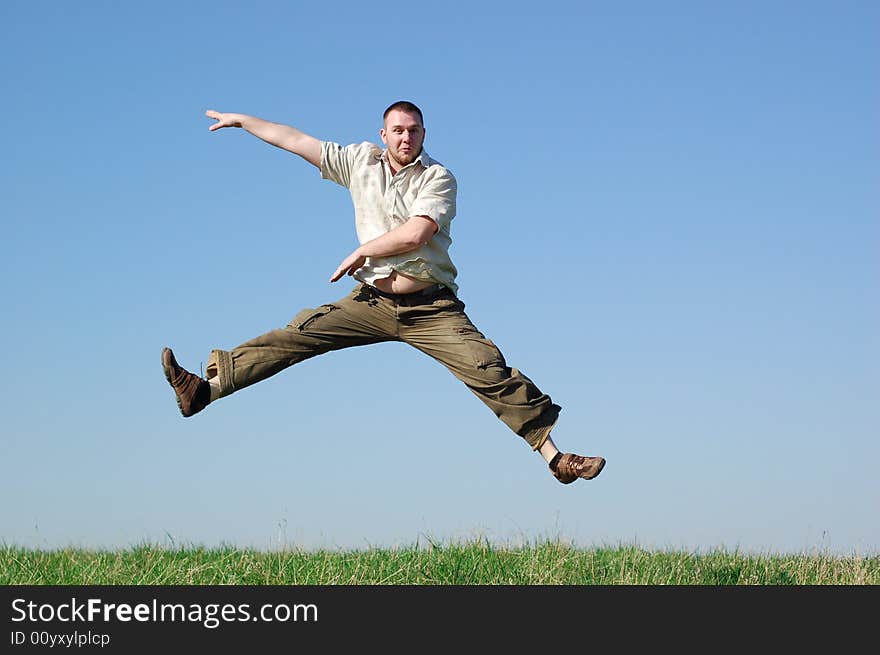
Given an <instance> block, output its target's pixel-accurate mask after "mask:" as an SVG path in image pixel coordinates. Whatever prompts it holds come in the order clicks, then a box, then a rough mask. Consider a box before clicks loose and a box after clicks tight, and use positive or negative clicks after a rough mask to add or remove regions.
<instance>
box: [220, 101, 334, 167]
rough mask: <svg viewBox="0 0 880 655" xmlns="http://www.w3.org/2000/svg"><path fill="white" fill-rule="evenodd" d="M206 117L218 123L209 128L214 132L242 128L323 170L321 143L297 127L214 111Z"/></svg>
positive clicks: (245, 115)
mask: <svg viewBox="0 0 880 655" xmlns="http://www.w3.org/2000/svg"><path fill="white" fill-rule="evenodd" d="M205 116H207V117H208V118H213V119H214V120H216V121H217V122H216V123H214V124H213V125H212V126H211V127H210V128H208V129H209V130H211V131H212V132H213V131H215V130H219V129H221V128H224V127H240V128H242V129H243V130H245V131H247V132H250V133H251V134H253V135H254V136H255V137H257V138H259V139H262V140H263V141H265V142H266V143H269V144H272V145H273V146H276V147H278V148H281V149H283V150H287V151H288V152H292V153H293V154H295V155H299V156H300V157H302V158H303V159H305V160H306V161H307V162H309V163H310V164H312V165H313V166H315V167H317V168H319V169H320V168H321V142H320V141H319V140H318V139H316V138H315V137H313V136H311V135H309V134H306V133H305V132H301V131H300V130H298V129H296V128H295V127H291V126H290V125H282V124H281V123H273V122H271V121H267V120H263V119H262V118H257V117H256V116H248V115H247V114H229V113H226V114H224V113H222V112H219V111H215V110H213V109H209V110H208V111H206V112H205Z"/></svg>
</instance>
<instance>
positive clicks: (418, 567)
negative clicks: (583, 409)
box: [0, 541, 880, 585]
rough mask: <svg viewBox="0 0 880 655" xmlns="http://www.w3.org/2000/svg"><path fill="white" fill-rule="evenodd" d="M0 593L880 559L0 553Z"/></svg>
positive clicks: (671, 579) (741, 571) (869, 571)
mask: <svg viewBox="0 0 880 655" xmlns="http://www.w3.org/2000/svg"><path fill="white" fill-rule="evenodd" d="M0 584H2V585H22V584H25V585H93V584H97V585H208V584H211V585H389V584H395V585H401V584H402V585H876V584H880V556H870V557H857V556H852V557H835V556H827V555H807V554H804V555H780V556H774V555H753V554H742V553H738V552H728V551H721V550H719V551H715V552H708V553H686V552H677V551H649V550H643V549H640V548H637V547H633V546H618V547H610V548H591V549H582V548H575V547H572V546H570V545H566V544H564V543H562V542H559V541H546V542H543V543H536V544H534V545H531V546H518V547H515V548H505V547H499V546H493V545H490V544H488V543H483V542H481V541H476V542H470V543H462V544H445V545H439V544H431V545H429V546H428V547H418V546H412V547H407V548H395V549H379V548H376V549H367V550H353V551H344V552H340V551H322V550H312V551H306V550H296V549H288V550H280V551H275V552H262V551H257V550H248V549H237V548H210V549H208V548H201V547H187V548H165V547H161V546H151V545H144V546H139V547H134V548H130V549H125V550H106V551H104V550H82V549H58V550H32V549H25V548H19V547H15V546H2V547H0Z"/></svg>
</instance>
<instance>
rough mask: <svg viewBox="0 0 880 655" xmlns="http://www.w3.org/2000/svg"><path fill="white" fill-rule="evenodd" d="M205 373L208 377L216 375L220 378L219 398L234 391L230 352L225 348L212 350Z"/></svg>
mask: <svg viewBox="0 0 880 655" xmlns="http://www.w3.org/2000/svg"><path fill="white" fill-rule="evenodd" d="M205 373H206V375H207V376H208V377H209V378H212V377H214V376H217V377H218V378H219V379H220V395H219V398H223V397H224V396H228V395H229V394H231V393H232V392H233V391H235V385H234V384H233V378H232V353H230V352H228V351H226V350H212V351H211V355H210V357H208V368H207V369H205Z"/></svg>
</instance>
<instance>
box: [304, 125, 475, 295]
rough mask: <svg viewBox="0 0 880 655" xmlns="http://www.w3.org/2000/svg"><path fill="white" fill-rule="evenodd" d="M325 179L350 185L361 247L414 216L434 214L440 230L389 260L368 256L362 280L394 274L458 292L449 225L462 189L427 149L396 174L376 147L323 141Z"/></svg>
mask: <svg viewBox="0 0 880 655" xmlns="http://www.w3.org/2000/svg"><path fill="white" fill-rule="evenodd" d="M321 177H322V178H324V179H327V180H331V181H333V182H336V183H337V184H341V185H342V186H344V187H346V188H347V189H348V190H349V191H350V192H351V199H352V202H353V203H354V220H355V228H356V230H357V237H358V241H359V242H360V243H362V244H363V243H366V242H367V241H371V240H373V239H375V238H376V237H379V236H381V235H383V234H385V233H386V232H389V231H391V230H393V229H394V228H396V227H398V226H400V225H403V224H404V223H406V221H407V220H409V219H410V218H411V217H413V216H429V217H430V218H431V219H433V220H434V222H435V223H437V225H438V227H439V229H438V230H437V232H436V233H435V234H434V236H433V237H432V238H431V240H430V241H428V243H427V244H425V245H424V246H421V247H420V248H417V249H416V250H411V251H409V252H405V253H402V254H400V255H391V256H389V257H368V258H367V261H366V263H365V264H364V266H363V267H362V268H360V269H359V270H358V271H356V272H355V274H354V277H356V278H357V279H358V280H360V281H361V282H365V283H366V284H370V285H374V283H375V281H376V280H380V279H382V278H385V277H388V276H389V275H391V273H392V271H398V272H399V273H402V274H403V275H407V276H409V277H412V278H415V279H417V280H423V281H425V282H439V283H440V284H443V285H445V286H447V287H448V288H449V289H450V290H452V292H453V293H456V292H457V290H458V285H457V284H456V283H455V276H456V275H457V274H458V271H457V270H456V268H455V266H454V265H453V263H452V260H451V259H450V258H449V245H450V244H451V243H452V238H451V237H450V235H449V228H450V223H451V222H452V219H453V217H454V216H455V197H456V192H457V190H458V186H457V183H456V181H455V177H454V176H453V175H452V173H451V172H450V171H449V170H448V169H447V168H446V167H444V166H443V165H442V164H440V162H437V161H435V160H434V159H431V157H429V156H428V154H427V153H426V152H425V151H424V149H422V152H421V154H420V155H419V156H418V157H417V158H416V160H415V161H413V162H412V163H411V164H407V165H406V166H404V167H403V168H401V169H400V170H399V171H397V173H396V174H394V175H392V173H391V168H390V166H389V164H388V159H387V153H386V151H385V150H383V149H382V148H380V147H379V146H377V145H376V144H374V143H369V142H367V141H364V142H363V143H358V144H351V145H348V146H344V147H343V146H340V145H339V144H338V143H333V142H332V141H323V142H322V143H321Z"/></svg>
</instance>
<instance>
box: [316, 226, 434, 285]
mask: <svg viewBox="0 0 880 655" xmlns="http://www.w3.org/2000/svg"><path fill="white" fill-rule="evenodd" d="M436 232H437V224H436V223H435V222H434V220H433V219H432V218H430V217H428V216H411V217H410V218H409V220H407V222H406V223H404V224H403V225H399V226H398V227H396V228H394V229H393V230H391V231H389V232H386V233H385V234H383V235H382V236H379V237H376V238H375V239H373V240H372V241H367V242H366V243H364V244H362V245H361V246H360V247H358V248H357V250H355V251H354V252H353V253H351V254H350V255H349V256H348V257H346V258H345V259H344V260H342V263H341V264H340V265H339V268H337V269H336V272H335V273H333V275H332V277H331V278H330V281H331V282H336V280H338V279H339V278H341V277H342V276H343V275H354V272H355V271H356V270H357V269H359V268H360V267H361V266H363V265H364V262H365V261H366V259H367V257H389V256H391V255H400V254H402V253H405V252H409V251H410V250H416V249H417V248H421V247H422V246H423V245H425V244H426V243H428V241H430V240H431V237H433V236H434V234H435V233H436Z"/></svg>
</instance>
